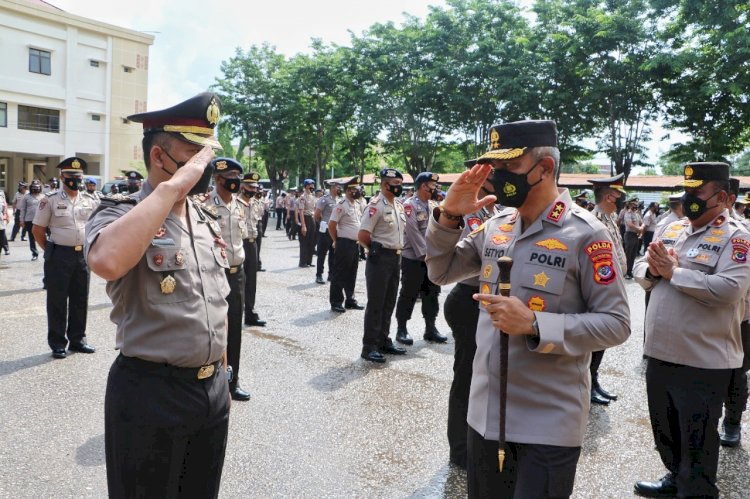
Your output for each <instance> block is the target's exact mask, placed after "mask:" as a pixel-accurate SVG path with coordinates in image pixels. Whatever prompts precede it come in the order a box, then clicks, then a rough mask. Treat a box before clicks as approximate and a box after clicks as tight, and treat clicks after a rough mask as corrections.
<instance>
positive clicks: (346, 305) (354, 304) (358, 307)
mask: <svg viewBox="0 0 750 499" xmlns="http://www.w3.org/2000/svg"><path fill="white" fill-rule="evenodd" d="M344 308H348V309H351V310H364V309H365V307H363V306H362V305H360V304H359V303H357V302H356V300H355V301H348V302H346V303H344Z"/></svg>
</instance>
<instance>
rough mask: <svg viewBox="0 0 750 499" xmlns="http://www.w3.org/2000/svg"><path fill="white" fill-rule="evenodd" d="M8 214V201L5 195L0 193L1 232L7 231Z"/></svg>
mask: <svg viewBox="0 0 750 499" xmlns="http://www.w3.org/2000/svg"><path fill="white" fill-rule="evenodd" d="M7 214H8V201H7V200H6V199H5V194H4V193H3V192H2V191H0V230H5V229H6V227H7V223H6V221H5V215H7Z"/></svg>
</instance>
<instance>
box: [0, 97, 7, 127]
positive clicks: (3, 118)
mask: <svg viewBox="0 0 750 499" xmlns="http://www.w3.org/2000/svg"><path fill="white" fill-rule="evenodd" d="M7 126H8V103H6V102H0V127H7Z"/></svg>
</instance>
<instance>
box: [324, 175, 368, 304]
mask: <svg viewBox="0 0 750 499" xmlns="http://www.w3.org/2000/svg"><path fill="white" fill-rule="evenodd" d="M343 188H344V199H342V200H341V201H339V202H338V204H337V205H336V207H335V208H334V209H333V210H332V213H331V216H330V218H329V219H328V232H329V234H330V236H331V242H332V244H331V248H332V251H331V253H332V254H333V265H329V269H330V271H331V287H330V291H329V301H330V303H331V310H333V311H334V312H339V313H343V312H346V309H353V310H362V309H364V308H365V307H363V306H362V305H360V304H359V303H357V300H356V298H354V285H355V284H356V282H357V268H358V267H359V246H358V245H357V233H358V232H359V227H360V223H361V220H362V205H361V204H360V203H358V202H357V200H358V199H359V198H360V197H361V195H362V193H361V191H360V190H359V177H358V176H357V177H352V178H351V179H349V180H348V181H347V182H345V183H344V184H343ZM334 249H335V251H334ZM344 295H346V301H344Z"/></svg>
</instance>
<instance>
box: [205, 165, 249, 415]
mask: <svg viewBox="0 0 750 499" xmlns="http://www.w3.org/2000/svg"><path fill="white" fill-rule="evenodd" d="M211 164H212V165H213V167H214V185H215V188H214V190H213V191H211V193H210V194H209V195H208V199H207V200H206V202H205V209H206V210H208V211H210V212H212V213H213V214H215V216H216V222H217V223H218V224H219V227H220V228H221V237H222V239H224V243H225V244H226V247H225V248H223V249H224V252H225V253H226V258H227V261H228V262H229V268H228V269H226V270H225V271H224V274H225V275H226V277H227V282H228V283H229V289H230V291H229V294H228V295H227V297H226V299H227V304H228V305H229V310H228V312H227V363H228V364H229V365H230V366H231V367H232V376H231V379H230V380H229V393H230V394H231V395H232V398H233V399H234V400H240V401H247V400H250V394H249V393H248V392H246V391H245V390H243V389H242V388H241V387H240V383H239V382H240V356H241V353H242V310H243V308H244V306H245V271H244V269H243V263H244V260H245V249H244V245H243V241H244V239H245V238H246V235H247V226H246V224H245V208H244V206H243V205H242V204H241V203H240V202H239V201H238V200H237V196H236V194H237V193H238V192H239V191H240V183H241V180H242V165H241V164H239V163H238V162H237V161H236V160H234V159H232V158H223V157H220V158H214V159H213V161H211Z"/></svg>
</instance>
